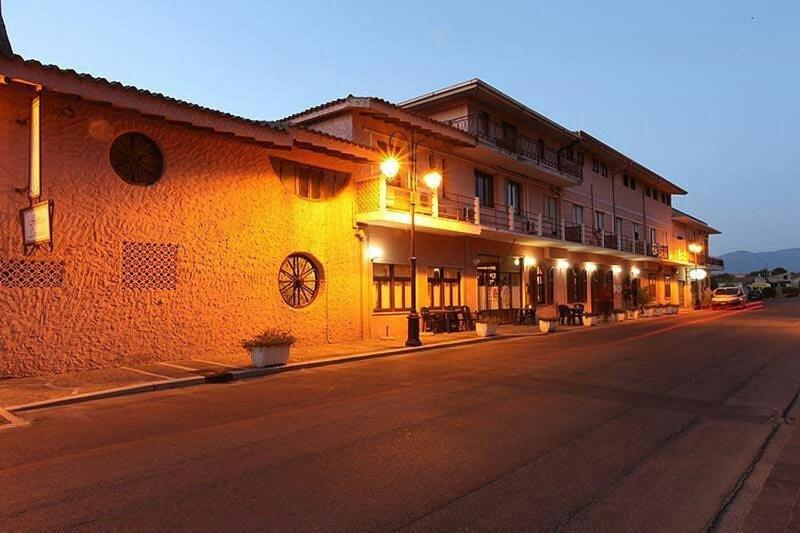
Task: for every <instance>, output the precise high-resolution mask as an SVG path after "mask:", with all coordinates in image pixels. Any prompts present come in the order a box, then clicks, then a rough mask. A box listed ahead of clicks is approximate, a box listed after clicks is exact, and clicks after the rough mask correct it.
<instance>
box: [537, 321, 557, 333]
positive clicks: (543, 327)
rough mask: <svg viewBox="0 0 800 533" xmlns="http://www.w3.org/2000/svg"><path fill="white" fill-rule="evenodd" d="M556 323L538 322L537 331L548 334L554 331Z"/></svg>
mask: <svg viewBox="0 0 800 533" xmlns="http://www.w3.org/2000/svg"><path fill="white" fill-rule="evenodd" d="M557 327H558V322H557V321H555V320H540V321H539V331H541V332H542V333H550V332H553V331H555V330H556V328H557Z"/></svg>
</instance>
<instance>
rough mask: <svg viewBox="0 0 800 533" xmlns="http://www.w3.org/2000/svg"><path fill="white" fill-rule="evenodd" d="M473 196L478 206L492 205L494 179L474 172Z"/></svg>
mask: <svg viewBox="0 0 800 533" xmlns="http://www.w3.org/2000/svg"><path fill="white" fill-rule="evenodd" d="M475 196H477V197H478V199H479V201H480V204H481V205H482V206H484V207H492V206H493V205H494V177H493V176H490V175H489V174H484V173H483V172H480V171H475Z"/></svg>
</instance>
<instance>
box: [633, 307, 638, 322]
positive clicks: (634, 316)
mask: <svg viewBox="0 0 800 533" xmlns="http://www.w3.org/2000/svg"><path fill="white" fill-rule="evenodd" d="M631 315H633V319H634V320H636V319H637V318H639V310H638V309H635V310H634V311H633V312H632V313H631Z"/></svg>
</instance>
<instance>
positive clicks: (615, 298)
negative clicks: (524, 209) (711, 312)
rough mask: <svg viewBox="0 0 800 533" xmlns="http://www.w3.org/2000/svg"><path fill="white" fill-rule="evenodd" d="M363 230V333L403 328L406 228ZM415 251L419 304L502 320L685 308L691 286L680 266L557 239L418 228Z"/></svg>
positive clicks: (407, 293) (394, 332)
mask: <svg viewBox="0 0 800 533" xmlns="http://www.w3.org/2000/svg"><path fill="white" fill-rule="evenodd" d="M365 235H366V237H365V256H364V261H365V265H364V267H363V270H364V272H365V273H366V276H365V280H364V291H365V292H368V293H369V297H368V298H367V299H366V300H365V301H364V302H363V305H364V314H365V315H366V316H369V322H368V327H367V331H366V333H367V334H368V335H371V336H378V337H383V336H386V337H391V336H398V335H404V334H405V328H406V316H407V315H408V311H409V310H410V304H411V267H410V261H409V258H410V255H411V232H410V231H409V230H408V229H398V228H388V227H380V226H369V227H366V228H365ZM416 258H417V275H416V301H417V307H418V309H419V308H427V309H433V310H435V309H443V308H447V307H462V306H467V307H469V309H470V311H471V312H473V313H477V314H479V315H482V316H484V315H486V316H495V317H497V318H498V319H499V320H500V321H501V322H512V321H513V320H514V317H515V316H516V313H517V312H518V311H519V310H521V309H531V308H534V309H535V308H540V307H543V306H558V305H570V306H573V305H576V304H583V305H584V307H585V309H586V311H587V312H595V313H610V312H611V311H612V310H613V309H629V308H633V307H638V306H639V305H641V304H642V303H643V302H652V303H662V304H666V303H670V304H674V305H678V306H680V307H691V306H693V305H694V296H693V291H696V290H697V289H696V287H697V282H692V281H691V280H690V279H689V278H688V268H687V267H686V266H681V265H672V264H666V263H662V262H658V261H644V260H642V261H637V260H630V259H623V258H620V257H615V256H613V255H607V254H600V253H592V252H591V251H586V252H576V251H568V250H567V249H565V248H562V247H560V246H559V243H558V242H553V243H552V245H550V246H547V245H537V246H533V245H522V244H518V243H516V242H515V241H514V240H511V241H510V242H506V241H499V240H492V239H487V238H481V237H475V236H459V235H444V234H437V233H430V232H420V231H418V232H417V235H416ZM701 291H702V288H701ZM645 294H649V295H650V296H646V295H645Z"/></svg>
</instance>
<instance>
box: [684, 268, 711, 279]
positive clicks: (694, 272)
mask: <svg viewBox="0 0 800 533" xmlns="http://www.w3.org/2000/svg"><path fill="white" fill-rule="evenodd" d="M706 276H708V272H706V271H705V270H703V269H702V268H693V269H691V270H690V271H689V277H690V278H691V279H692V280H694V281H701V280H704V279H706Z"/></svg>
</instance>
